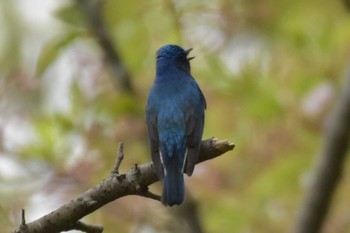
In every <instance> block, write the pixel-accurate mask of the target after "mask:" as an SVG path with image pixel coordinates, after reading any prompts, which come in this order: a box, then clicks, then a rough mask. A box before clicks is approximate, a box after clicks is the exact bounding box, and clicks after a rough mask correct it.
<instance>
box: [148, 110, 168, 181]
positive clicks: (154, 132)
mask: <svg viewBox="0 0 350 233" xmlns="http://www.w3.org/2000/svg"><path fill="white" fill-rule="evenodd" d="M146 123H147V132H148V139H149V144H150V149H151V156H152V162H153V166H154V168H155V170H156V173H157V176H158V178H159V179H163V177H164V169H163V164H162V161H161V158H160V154H159V137H158V126H157V125H158V119H157V114H156V111H154V109H152V106H151V104H149V103H148V104H147V107H146Z"/></svg>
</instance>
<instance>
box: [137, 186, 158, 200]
mask: <svg viewBox="0 0 350 233" xmlns="http://www.w3.org/2000/svg"><path fill="white" fill-rule="evenodd" d="M139 195H140V196H142V197H147V198H150V199H152V200H156V201H160V200H161V197H160V196H159V195H157V194H155V193H152V192H151V191H149V190H148V188H147V190H146V191H144V192H140V193H139Z"/></svg>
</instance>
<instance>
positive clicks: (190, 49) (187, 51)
mask: <svg viewBox="0 0 350 233" xmlns="http://www.w3.org/2000/svg"><path fill="white" fill-rule="evenodd" d="M192 50H193V48H189V49H187V50H186V51H185V53H186V56H188V54H189V53H190V52H191V51H192ZM193 58H194V57H188V58H187V60H188V61H189V60H192V59H193Z"/></svg>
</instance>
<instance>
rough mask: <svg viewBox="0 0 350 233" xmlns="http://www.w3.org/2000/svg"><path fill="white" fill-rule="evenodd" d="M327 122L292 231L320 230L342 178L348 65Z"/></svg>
mask: <svg viewBox="0 0 350 233" xmlns="http://www.w3.org/2000/svg"><path fill="white" fill-rule="evenodd" d="M327 123H328V124H327V127H326V131H325V138H324V148H323V150H322V151H321V154H320V157H319V160H318V161H317V162H318V163H317V165H316V168H315V172H314V177H313V179H314V180H313V183H312V185H311V187H310V189H309V192H308V194H307V197H306V198H305V200H304V202H303V203H302V205H301V208H300V212H299V216H298V219H297V222H296V225H295V228H294V233H316V232H320V229H321V227H322V223H323V222H324V219H325V216H326V214H327V212H328V209H329V206H330V203H331V200H332V196H333V194H334V192H335V189H336V185H337V184H338V182H339V180H340V178H341V174H342V171H343V165H344V159H345V157H346V152H347V149H348V146H349V141H350V69H349V70H348V72H347V74H346V75H345V77H344V88H343V90H342V93H341V95H340V98H339V100H338V101H337V103H336V105H335V107H334V109H333V111H332V112H331V115H330V117H329V119H328V122H327Z"/></svg>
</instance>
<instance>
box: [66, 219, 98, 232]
mask: <svg viewBox="0 0 350 233" xmlns="http://www.w3.org/2000/svg"><path fill="white" fill-rule="evenodd" d="M70 230H79V231H83V232H86V233H102V232H103V226H98V225H90V224H86V223H83V222H81V221H77V222H76V223H75V224H74V225H73V226H72V227H71V228H70Z"/></svg>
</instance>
